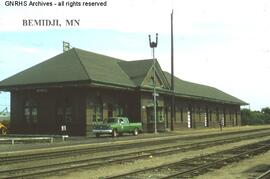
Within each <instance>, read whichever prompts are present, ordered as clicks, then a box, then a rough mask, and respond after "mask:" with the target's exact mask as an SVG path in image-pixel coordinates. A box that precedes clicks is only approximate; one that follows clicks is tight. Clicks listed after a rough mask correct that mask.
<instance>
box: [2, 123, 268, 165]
mask: <svg viewBox="0 0 270 179" xmlns="http://www.w3.org/2000/svg"><path fill="white" fill-rule="evenodd" d="M260 131H270V130H269V129H265V128H264V129H256V130H246V131H236V132H235V131H234V132H228V133H218V134H210V135H204V136H192V137H185V138H183V137H176V138H169V139H161V140H155V141H143V142H141V141H140V142H135V143H129V144H119V145H110V147H109V148H108V147H107V146H99V147H94V148H93V147H86V148H81V149H68V150H61V151H49V152H42V153H34V154H24V155H16V156H3V157H0V161H1V162H0V166H1V165H6V164H10V163H15V162H23V161H35V160H42V159H50V158H53V159H55V158H61V157H67V156H77V155H82V154H93V153H97V152H106V151H119V150H125V149H130V148H143V147H145V146H146V145H148V146H154V145H157V146H158V145H162V144H170V143H175V142H177V141H179V140H195V139H203V138H214V137H219V136H228V135H238V134H245V133H247V134H251V133H256V132H260Z"/></svg>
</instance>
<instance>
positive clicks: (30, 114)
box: [24, 100, 38, 125]
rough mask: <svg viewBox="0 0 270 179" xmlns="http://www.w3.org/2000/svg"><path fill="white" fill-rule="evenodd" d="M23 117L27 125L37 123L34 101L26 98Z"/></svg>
mask: <svg viewBox="0 0 270 179" xmlns="http://www.w3.org/2000/svg"><path fill="white" fill-rule="evenodd" d="M24 118H25V120H26V122H27V124H29V125H36V124H37V123H38V109H37V104H36V102H35V101H33V100H27V101H26V102H25V105H24Z"/></svg>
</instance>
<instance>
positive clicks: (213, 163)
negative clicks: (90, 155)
mask: <svg viewBox="0 0 270 179" xmlns="http://www.w3.org/2000/svg"><path fill="white" fill-rule="evenodd" d="M268 150H270V140H269V139H268V140H265V141H261V142H257V143H253V144H249V145H245V146H241V147H237V148H234V149H229V150H224V151H220V152H216V153H213V154H208V155H203V156H199V157H194V158H189V159H185V160H181V161H177V162H173V163H170V164H165V165H161V166H157V167H152V168H146V169H142V170H136V171H132V172H129V173H125V174H121V175H117V176H110V177H105V178H106V179H115V178H121V179H123V178H124V179H135V178H136V179H138V178H155V179H157V178H162V179H171V178H191V177H193V176H197V175H201V174H203V173H206V172H208V171H209V170H213V169H217V168H221V167H223V166H225V165H229V164H231V163H233V162H238V161H240V160H244V159H246V158H249V157H251V156H254V155H258V154H261V153H264V152H266V151H268ZM267 176H269V173H267Z"/></svg>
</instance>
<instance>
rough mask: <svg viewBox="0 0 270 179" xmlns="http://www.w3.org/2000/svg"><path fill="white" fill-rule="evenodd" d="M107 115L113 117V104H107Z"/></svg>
mask: <svg viewBox="0 0 270 179" xmlns="http://www.w3.org/2000/svg"><path fill="white" fill-rule="evenodd" d="M108 117H113V105H112V104H108Z"/></svg>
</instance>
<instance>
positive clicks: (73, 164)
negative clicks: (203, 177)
mask: <svg viewBox="0 0 270 179" xmlns="http://www.w3.org/2000/svg"><path fill="white" fill-rule="evenodd" d="M268 135H269V133H266V132H265V133H259V134H257V135H252V136H249V135H245V136H241V137H239V136H237V137H231V138H227V139H218V140H213V141H206V142H199V143H193V144H186V145H176V146H171V147H162V148H158V149H150V150H149V149H148V150H143V151H137V152H131V153H126V154H120V155H111V156H105V157H96V158H90V159H84V160H77V161H70V162H62V163H54V164H50V165H40V166H33V167H24V168H16V169H8V170H2V171H0V177H1V176H2V177H4V178H16V177H27V176H32V175H37V174H38V175H39V174H44V173H52V172H57V171H59V170H62V171H63V170H71V169H76V168H82V167H94V166H100V165H106V164H108V163H117V162H126V161H128V162H130V161H134V160H138V159H142V158H148V157H149V156H161V155H169V154H175V153H176V152H183V151H187V150H189V151H190V150H194V149H195V150H199V149H202V148H208V147H211V146H215V145H218V144H225V143H233V142H237V141H241V140H245V139H251V138H257V137H260V136H261V137H262V136H268ZM162 150H163V151H162ZM59 166H61V167H60V169H59V168H58V169H57V167H59ZM46 168H47V170H45V171H36V172H35V171H34V170H43V169H46ZM48 168H52V169H48ZM25 171H30V172H32V173H29V174H19V175H16V173H22V172H25ZM5 173H6V175H5ZM14 173H15V175H12V174H14ZM3 174H4V176H3ZM7 175H9V176H7Z"/></svg>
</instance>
